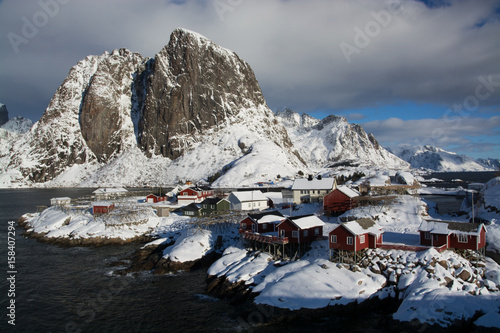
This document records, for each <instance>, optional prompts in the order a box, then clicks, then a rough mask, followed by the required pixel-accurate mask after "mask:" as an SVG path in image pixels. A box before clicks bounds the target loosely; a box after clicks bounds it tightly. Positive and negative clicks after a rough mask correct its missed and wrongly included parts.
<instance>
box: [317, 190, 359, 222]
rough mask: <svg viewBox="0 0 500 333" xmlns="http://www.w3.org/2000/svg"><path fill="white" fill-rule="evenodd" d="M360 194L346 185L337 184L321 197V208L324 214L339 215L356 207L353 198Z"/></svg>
mask: <svg viewBox="0 0 500 333" xmlns="http://www.w3.org/2000/svg"><path fill="white" fill-rule="evenodd" d="M359 195H360V194H359V192H358V191H356V190H353V189H351V188H349V187H347V186H339V187H337V188H336V189H334V190H333V191H331V192H330V193H328V194H327V195H326V196H325V197H324V198H323V209H324V211H325V214H326V215H337V216H338V215H340V214H343V213H345V212H346V211H348V210H350V209H353V208H354V207H356V202H355V201H353V199H354V198H356V197H358V196H359Z"/></svg>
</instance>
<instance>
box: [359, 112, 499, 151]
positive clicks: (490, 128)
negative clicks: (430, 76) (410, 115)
mask: <svg viewBox="0 0 500 333" xmlns="http://www.w3.org/2000/svg"><path fill="white" fill-rule="evenodd" d="M362 126H363V128H364V129H365V131H367V132H370V133H373V134H374V135H375V137H376V138H377V140H378V141H380V143H382V144H383V145H385V146H394V145H397V144H399V143H408V144H414V145H424V144H430V145H433V146H438V147H441V148H446V147H448V146H460V147H462V148H461V149H465V147H467V146H469V147H470V146H472V145H474V144H473V143H472V142H471V139H470V138H474V137H479V136H487V135H492V136H493V135H499V134H500V133H499V131H498V128H499V127H500V116H493V117H490V118H487V119H483V118H470V117H469V118H462V119H458V118H455V119H446V118H440V119H417V120H402V119H400V118H389V119H386V120H375V121H369V122H365V123H363V124H362Z"/></svg>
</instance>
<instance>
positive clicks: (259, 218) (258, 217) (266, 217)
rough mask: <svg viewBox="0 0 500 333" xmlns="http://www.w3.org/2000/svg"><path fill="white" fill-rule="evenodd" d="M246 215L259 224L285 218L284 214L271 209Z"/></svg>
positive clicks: (279, 220)
mask: <svg viewBox="0 0 500 333" xmlns="http://www.w3.org/2000/svg"><path fill="white" fill-rule="evenodd" d="M248 217H250V218H251V219H252V220H254V221H255V222H256V223H258V224H261V223H271V222H281V221H283V220H284V219H285V216H283V214H281V213H280V212H278V211H276V210H275V211H271V212H266V213H260V214H248Z"/></svg>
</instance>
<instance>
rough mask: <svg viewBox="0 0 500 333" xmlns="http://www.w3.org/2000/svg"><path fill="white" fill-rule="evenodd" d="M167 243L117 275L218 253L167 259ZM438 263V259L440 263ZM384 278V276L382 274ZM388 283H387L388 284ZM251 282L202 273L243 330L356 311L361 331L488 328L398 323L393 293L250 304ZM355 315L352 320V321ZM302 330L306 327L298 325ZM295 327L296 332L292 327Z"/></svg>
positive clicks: (178, 267) (185, 267) (202, 264)
mask: <svg viewBox="0 0 500 333" xmlns="http://www.w3.org/2000/svg"><path fill="white" fill-rule="evenodd" d="M170 245H172V243H167V244H161V245H152V246H146V247H143V248H141V249H138V250H137V251H135V252H134V254H132V256H131V257H130V258H129V259H130V261H131V264H130V265H129V267H128V268H126V269H124V270H121V271H119V272H118V274H128V273H133V272H140V271H150V272H152V274H168V273H176V272H179V271H192V270H196V269H206V268H208V267H209V266H210V265H211V264H212V263H214V262H215V261H216V260H218V259H219V258H220V257H221V255H220V254H219V253H217V252H215V251H212V252H209V253H208V254H207V255H205V256H204V257H203V258H201V259H198V260H194V261H189V262H183V263H181V262H172V261H171V260H170V259H164V258H162V254H163V250H164V249H165V248H167V247H168V246H170ZM441 264H444V263H441ZM387 278H388V280H389V279H390V277H389V276H387ZM390 284H392V283H388V285H390ZM251 287H252V286H251V285H247V284H246V283H245V281H240V282H237V283H231V282H229V281H228V280H227V279H226V277H225V276H221V277H218V276H213V275H212V276H210V275H209V276H207V278H206V293H207V294H208V295H210V296H213V297H216V298H218V299H221V300H224V301H226V302H228V303H229V304H231V305H232V306H233V307H234V308H235V312H236V313H238V317H237V318H235V319H237V320H238V321H239V322H240V324H241V328H242V329H243V330H247V331H253V330H257V331H258V332H274V331H275V330H276V325H280V327H283V328H284V329H285V328H286V329H289V330H291V331H294V329H296V328H297V323H300V322H302V321H304V322H305V321H307V322H309V323H310V322H311V321H313V322H314V321H318V323H324V324H325V325H326V323H329V322H331V321H338V324H339V325H342V326H341V327H344V326H345V325H350V324H349V323H350V321H356V320H359V314H360V313H365V314H366V317H367V318H366V322H365V323H359V322H355V323H353V324H352V325H354V326H355V328H356V329H357V328H359V327H360V325H361V326H363V327H364V328H365V329H367V330H369V329H370V328H375V329H379V330H385V331H387V332H403V331H404V332H436V333H438V332H439V333H440V332H490V331H491V330H490V329H485V328H482V327H477V326H475V325H474V321H475V320H476V319H477V318H478V317H479V316H480V314H479V313H478V314H477V315H476V316H474V317H472V318H469V319H468V320H457V321H455V323H453V324H452V325H451V326H448V327H442V326H440V325H438V324H434V325H430V324H427V323H424V324H422V323H420V322H419V321H418V320H414V321H411V322H400V321H398V320H395V319H393V318H392V314H393V313H395V312H396V310H397V309H398V307H399V306H400V305H401V302H402V301H401V300H399V292H397V291H396V294H395V297H386V298H384V299H380V298H379V297H373V298H369V299H367V300H365V301H363V302H361V303H358V302H352V303H349V304H346V305H333V306H327V307H324V308H319V309H306V308H302V309H299V310H289V309H283V308H278V307H273V306H269V305H262V304H256V303H255V302H254V300H255V298H256V297H257V296H258V295H259V294H258V293H254V292H252V290H251ZM356 318H357V319H356ZM304 329H306V328H304ZM295 331H296V330H295Z"/></svg>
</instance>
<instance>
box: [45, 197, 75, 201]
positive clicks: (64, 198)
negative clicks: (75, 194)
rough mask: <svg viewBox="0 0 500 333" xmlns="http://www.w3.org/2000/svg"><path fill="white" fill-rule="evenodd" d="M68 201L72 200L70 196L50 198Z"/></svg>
mask: <svg viewBox="0 0 500 333" xmlns="http://www.w3.org/2000/svg"><path fill="white" fill-rule="evenodd" d="M52 200H53V201H67V200H71V198H70V197H59V198H52V199H50V201H52Z"/></svg>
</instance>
